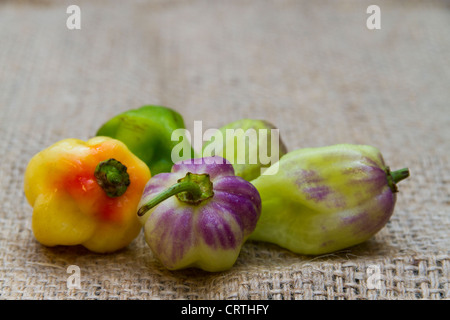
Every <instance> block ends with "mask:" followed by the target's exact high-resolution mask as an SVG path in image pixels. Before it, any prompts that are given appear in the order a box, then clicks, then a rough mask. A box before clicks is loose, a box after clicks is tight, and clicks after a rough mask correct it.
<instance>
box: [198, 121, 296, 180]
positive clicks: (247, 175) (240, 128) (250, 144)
mask: <svg viewBox="0 0 450 320" xmlns="http://www.w3.org/2000/svg"><path fill="white" fill-rule="evenodd" d="M274 129H275V130H278V129H277V128H276V127H275V126H274V125H273V124H272V123H270V122H269V121H266V120H259V119H240V120H236V121H233V122H231V123H229V124H227V125H225V126H223V127H221V128H220V129H219V132H220V134H221V138H222V142H223V143H220V144H218V145H217V143H216V141H215V140H214V139H212V141H210V142H207V143H205V144H204V146H203V152H204V154H203V155H204V156H205V153H206V154H207V155H216V156H220V157H224V158H226V159H227V160H228V161H230V163H231V164H232V165H233V168H234V171H235V173H236V175H237V176H239V177H242V178H244V179H245V180H247V181H251V180H253V179H256V178H257V177H258V176H260V175H261V172H262V170H263V169H264V168H268V167H269V166H270V165H271V163H274V162H276V161H278V160H279V158H281V157H282V156H283V155H284V154H286V152H287V148H286V145H285V144H284V142H283V140H282V139H281V137H280V135H279V132H277V135H272V134H273V132H272V131H273V130H274ZM228 131H230V132H231V133H232V134H228V133H227V132H228ZM211 148H212V149H213V150H209V149H211ZM230 149H231V150H230ZM230 151H231V152H230ZM210 152H211V154H210Z"/></svg>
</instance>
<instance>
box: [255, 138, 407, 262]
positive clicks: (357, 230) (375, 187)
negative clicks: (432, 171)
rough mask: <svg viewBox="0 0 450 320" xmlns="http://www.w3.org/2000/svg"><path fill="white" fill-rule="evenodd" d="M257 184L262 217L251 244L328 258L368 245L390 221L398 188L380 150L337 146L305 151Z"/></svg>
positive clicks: (401, 174)
mask: <svg viewBox="0 0 450 320" xmlns="http://www.w3.org/2000/svg"><path fill="white" fill-rule="evenodd" d="M271 169H272V168H269V169H268V170H267V171H266V172H265V173H264V174H263V175H261V176H260V177H258V178H257V179H255V180H253V181H252V183H253V184H254V186H255V187H256V188H257V189H258V191H259V192H260V195H261V199H262V213H261V217H260V220H259V222H258V225H257V227H256V229H255V232H254V233H253V234H252V236H251V239H254V240H262V241H267V242H271V243H275V244H278V245H280V246H281V247H284V248H287V249H289V250H291V251H293V252H296V253H300V254H311V255H315V254H323V253H329V252H333V251H336V250H340V249H344V248H347V247H350V246H353V245H356V244H359V243H362V242H364V241H366V240H368V239H369V238H370V237H372V236H373V235H374V234H375V233H377V232H378V231H379V230H380V229H381V228H383V227H384V226H385V224H386V223H387V222H388V220H389V219H390V217H391V215H392V213H393V211H394V206H395V202H396V193H397V191H398V189H397V186H396V183H397V182H399V181H400V180H402V179H404V178H406V177H408V176H409V170H408V169H401V170H398V171H393V172H392V171H390V169H389V167H387V166H386V165H385V162H384V160H383V157H382V155H381V153H380V152H379V150H378V149H376V148H374V147H371V146H365V145H349V144H342V145H335V146H327V147H320V148H305V149H299V150H295V151H292V152H289V153H288V154H286V155H285V156H284V157H283V158H281V160H280V162H279V166H278V168H276V169H277V171H276V172H273V170H271Z"/></svg>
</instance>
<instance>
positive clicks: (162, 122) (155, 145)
mask: <svg viewBox="0 0 450 320" xmlns="http://www.w3.org/2000/svg"><path fill="white" fill-rule="evenodd" d="M176 129H185V125H184V121H183V118H182V116H181V115H180V114H179V113H178V112H176V111H175V110H172V109H170V108H167V107H164V106H154V105H146V106H142V107H141V108H138V109H132V110H128V111H126V112H123V113H121V114H119V115H116V116H115V117H113V118H112V119H110V120H109V121H107V122H106V123H105V124H103V125H102V126H101V128H100V129H99V130H98V131H97V134H96V135H97V136H107V137H111V138H114V139H117V140H120V141H122V142H123V143H125V145H126V146H127V147H128V149H130V151H131V152H133V153H134V154H135V155H136V156H137V157H138V158H140V159H141V160H142V161H143V162H145V164H147V166H148V167H149V168H150V171H151V173H152V175H155V174H158V173H161V172H169V171H170V170H171V168H172V166H173V164H174V162H173V161H172V149H173V147H174V146H175V145H177V144H178V143H179V142H178V141H172V132H173V131H174V130H176ZM181 138H182V141H183V142H185V143H189V142H188V140H187V139H186V138H185V137H181ZM188 149H189V150H191V152H193V151H192V148H191V147H190V146H189V148H188ZM188 149H187V150H188ZM190 158H191V154H186V155H181V156H179V158H177V159H176V160H177V161H178V160H185V159H190Z"/></svg>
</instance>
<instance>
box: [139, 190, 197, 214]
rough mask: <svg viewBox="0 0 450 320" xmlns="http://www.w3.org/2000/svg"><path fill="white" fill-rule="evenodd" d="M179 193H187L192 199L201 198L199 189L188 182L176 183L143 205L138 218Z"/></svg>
mask: <svg viewBox="0 0 450 320" xmlns="http://www.w3.org/2000/svg"><path fill="white" fill-rule="evenodd" d="M180 192H189V193H190V194H191V195H193V197H200V196H201V190H200V187H199V186H198V185H197V184H196V183H194V182H190V181H184V182H178V183H175V184H174V185H173V186H171V187H170V188H168V189H166V190H164V191H162V192H161V193H159V194H158V195H157V196H156V197H154V198H153V199H152V200H150V201H149V202H147V203H146V204H144V205H143V206H142V207H141V208H140V209H139V211H138V216H140V217H141V216H143V215H144V214H145V213H146V212H147V211H148V210H150V209H152V208H153V207H154V206H156V205H158V204H160V203H161V202H163V201H164V200H166V199H168V198H170V197H172V196H174V195H177V194H179V193H180Z"/></svg>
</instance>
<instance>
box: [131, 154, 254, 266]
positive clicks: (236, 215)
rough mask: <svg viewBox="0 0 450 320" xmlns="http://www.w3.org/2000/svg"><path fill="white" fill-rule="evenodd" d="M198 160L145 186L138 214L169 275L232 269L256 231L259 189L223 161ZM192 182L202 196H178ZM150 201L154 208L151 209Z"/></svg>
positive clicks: (186, 162) (177, 168) (184, 194)
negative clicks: (181, 187)
mask: <svg viewBox="0 0 450 320" xmlns="http://www.w3.org/2000/svg"><path fill="white" fill-rule="evenodd" d="M197 160H198V159H196V160H189V161H184V162H185V163H183V162H178V163H176V164H175V165H174V166H173V168H172V171H171V172H170V173H160V174H158V175H156V176H153V177H152V178H151V179H150V181H149V182H148V184H147V186H146V187H145V190H144V193H143V196H142V200H141V202H140V204H139V207H140V209H139V212H138V215H140V219H141V223H142V224H143V225H144V231H145V239H146V242H147V244H148V245H149V247H150V248H151V250H152V252H153V253H154V255H155V256H156V257H157V258H158V259H159V260H160V261H161V262H162V264H163V265H164V266H165V267H166V268H168V269H169V270H178V269H184V268H189V267H193V268H200V269H203V270H205V271H209V272H217V271H223V270H227V269H229V268H231V267H232V266H233V264H234V263H235V261H236V259H237V257H238V255H239V252H240V250H241V247H242V245H243V243H244V242H245V241H246V240H247V238H248V237H249V235H250V234H251V232H252V231H253V230H254V228H255V226H256V222H257V220H258V218H259V215H260V212H261V199H260V197H259V194H258V191H257V190H256V189H255V187H253V185H252V184H251V183H250V182H248V181H245V180H244V179H242V178H240V177H237V176H235V174H234V170H233V166H232V165H231V164H229V163H226V162H225V160H224V159H223V158H219V157H209V158H203V159H202V158H200V160H202V162H201V163H196V162H197ZM211 160H212V161H214V162H213V163H211ZM216 160H219V161H216ZM215 162H218V163H215ZM219 163H222V164H219ZM187 180H189V181H195V182H194V186H195V185H197V186H198V188H199V190H200V191H199V193H198V195H193V193H192V192H190V191H186V192H180V193H177V191H176V189H177V188H179V187H178V186H181V185H182V183H185V182H186V181H187ZM174 186H175V187H174ZM194 189H195V188H194ZM170 190H175V191H174V192H168V191H170ZM183 190H186V189H183ZM192 191H195V190H192ZM166 192H168V193H166ZM165 193H166V196H165V197H162V198H159V199H158V196H160V195H163V194H165ZM174 194H176V196H173V195H174ZM161 199H162V200H161ZM150 202H153V204H152V205H150V206H147V205H148V204H149V203H150Z"/></svg>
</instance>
